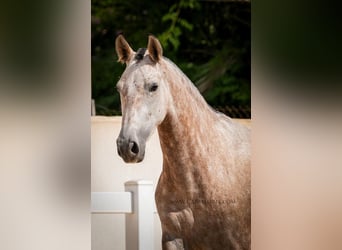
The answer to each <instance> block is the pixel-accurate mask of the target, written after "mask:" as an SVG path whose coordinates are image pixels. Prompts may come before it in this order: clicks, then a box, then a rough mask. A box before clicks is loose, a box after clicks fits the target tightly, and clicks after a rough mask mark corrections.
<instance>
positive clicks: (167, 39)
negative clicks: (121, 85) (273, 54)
mask: <svg viewBox="0 0 342 250" xmlns="http://www.w3.org/2000/svg"><path fill="white" fill-rule="evenodd" d="M120 33H123V34H124V36H125V38H126V39H127V41H129V43H130V45H131V46H132V48H133V49H134V50H137V49H138V48H139V47H146V45H147V37H148V35H149V34H154V35H155V36H157V37H158V39H159V40H160V42H161V43H162V46H163V48H164V55H165V56H166V57H168V58H170V59H171V60H172V61H174V62H175V63H176V64H177V65H178V66H179V67H180V68H181V69H182V70H183V71H184V72H185V74H186V75H188V77H189V78H190V79H191V80H192V81H193V82H194V83H195V84H196V85H197V86H198V88H199V89H200V91H201V92H202V93H203V95H204V97H205V98H206V99H207V101H208V102H209V104H211V105H212V106H227V105H228V106H229V105H230V106H247V107H250V51H251V50H250V46H251V45H250V3H247V2H227V1H198V0H179V1H177V2H175V1H168V0H166V1H137V0H133V1H119V0H106V1H104V0H92V98H94V99H95V101H96V111H97V114H105V115H112V114H118V112H119V110H120V100H119V97H118V94H117V93H116V90H115V85H116V82H117V80H118V79H119V77H120V75H121V73H122V72H123V70H124V68H125V66H123V65H121V64H119V63H117V62H116V60H117V56H116V54H115V48H114V41H115V37H116V36H117V35H118V34H120Z"/></svg>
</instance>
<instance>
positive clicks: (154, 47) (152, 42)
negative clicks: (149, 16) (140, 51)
mask: <svg viewBox="0 0 342 250" xmlns="http://www.w3.org/2000/svg"><path fill="white" fill-rule="evenodd" d="M147 50H148V52H149V54H150V58H151V59H152V61H154V62H158V61H159V60H160V59H161V58H162V56H163V48H162V46H161V44H160V42H159V40H158V39H157V38H155V37H154V36H151V35H150V36H148V44H147Z"/></svg>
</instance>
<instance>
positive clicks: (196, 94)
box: [163, 57, 219, 113]
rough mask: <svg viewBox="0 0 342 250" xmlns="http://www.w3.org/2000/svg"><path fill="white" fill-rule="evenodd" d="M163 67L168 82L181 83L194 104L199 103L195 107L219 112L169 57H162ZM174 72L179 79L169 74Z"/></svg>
mask: <svg viewBox="0 0 342 250" xmlns="http://www.w3.org/2000/svg"><path fill="white" fill-rule="evenodd" d="M163 59H164V60H163V61H164V62H165V63H164V65H165V66H164V67H166V68H167V69H166V70H165V71H164V72H165V73H166V77H167V78H168V80H169V82H172V83H173V84H182V86H181V87H182V88H183V89H186V90H187V91H188V93H189V94H190V95H191V97H193V98H194V100H195V103H194V105H197V106H198V105H200V106H199V107H197V108H200V109H205V110H207V111H210V112H212V113H219V112H217V111H216V110H214V109H213V108H212V107H211V106H210V105H209V104H208V103H207V101H206V100H205V99H204V97H203V96H202V94H201V93H200V91H199V90H198V88H197V87H196V86H195V84H194V83H193V82H192V81H191V80H190V79H189V78H188V77H187V76H186V75H185V74H184V72H183V71H182V70H181V69H180V68H179V67H178V66H177V65H176V64H175V63H174V62H172V61H171V60H170V59H168V58H166V57H163ZM171 72H172V73H174V74H175V75H176V76H178V77H179V79H178V80H179V81H178V80H177V79H175V75H171V74H172V73H171Z"/></svg>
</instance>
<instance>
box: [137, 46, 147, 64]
mask: <svg viewBox="0 0 342 250" xmlns="http://www.w3.org/2000/svg"><path fill="white" fill-rule="evenodd" d="M145 52H146V48H139V49H138V51H137V53H136V54H135V57H134V59H135V60H137V61H140V60H142V59H143V58H144V55H145Z"/></svg>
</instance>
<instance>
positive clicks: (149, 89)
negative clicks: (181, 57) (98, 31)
mask: <svg viewBox="0 0 342 250" xmlns="http://www.w3.org/2000/svg"><path fill="white" fill-rule="evenodd" d="M115 48H116V52H117V55H118V58H119V60H118V61H119V62H121V63H125V64H126V69H125V71H124V72H123V74H122V76H121V78H120V80H119V81H118V83H117V89H118V91H119V93H120V99H121V111H122V124H121V131H120V134H119V137H118V138H117V141H116V142H117V149H118V154H119V155H120V156H121V157H122V159H123V160H124V161H125V162H127V163H136V162H141V161H142V160H143V159H144V155H145V145H146V141H147V140H148V138H149V137H150V135H151V134H152V133H153V131H154V130H155V128H156V127H157V126H158V125H159V124H160V123H161V122H162V121H163V120H164V118H165V116H166V113H167V102H168V98H167V93H168V92H167V88H168V87H167V84H166V83H165V79H164V78H163V73H162V70H161V65H160V63H161V61H162V60H163V59H162V54H163V50H162V47H161V45H160V42H159V41H158V39H156V38H155V37H153V36H149V40H148V45H147V49H139V50H138V51H137V52H135V51H133V49H132V48H131V47H130V45H129V44H128V43H127V41H126V40H125V38H124V37H123V36H122V35H119V36H118V37H117V38H116V41H115Z"/></svg>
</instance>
